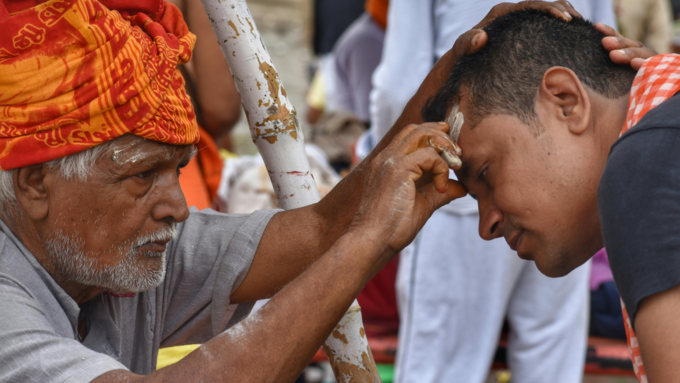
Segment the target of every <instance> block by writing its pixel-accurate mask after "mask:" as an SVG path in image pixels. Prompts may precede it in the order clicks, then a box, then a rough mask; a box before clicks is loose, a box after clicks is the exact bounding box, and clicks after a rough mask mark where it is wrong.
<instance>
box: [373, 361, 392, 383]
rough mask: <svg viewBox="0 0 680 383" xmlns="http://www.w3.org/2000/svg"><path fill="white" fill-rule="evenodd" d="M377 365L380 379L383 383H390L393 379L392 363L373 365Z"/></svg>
mask: <svg viewBox="0 0 680 383" xmlns="http://www.w3.org/2000/svg"><path fill="white" fill-rule="evenodd" d="M375 366H376V367H378V373H379V374H380V379H382V381H383V383H392V382H393V381H394V365H393V364H380V363H377V364H376V365H375Z"/></svg>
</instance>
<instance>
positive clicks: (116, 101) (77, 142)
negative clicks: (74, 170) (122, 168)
mask: <svg viewBox="0 0 680 383" xmlns="http://www.w3.org/2000/svg"><path fill="white" fill-rule="evenodd" d="M40 3H42V4H40ZM112 9H115V10H112ZM195 40H196V38H195V36H194V35H193V34H191V33H190V32H189V30H188V28H187V26H186V24H185V23H184V20H183V18H182V15H181V13H180V11H179V10H178V9H177V8H176V7H175V6H173V5H172V4H169V3H165V2H164V1H162V0H50V1H47V2H44V0H42V1H41V0H0V169H3V170H8V169H14V168H18V167H23V166H29V165H34V164H39V163H42V162H46V161H50V160H54V159H57V158H60V157H64V156H67V155H70V154H73V153H76V152H79V151H82V150H85V149H88V148H91V147H93V146H96V145H98V144H101V143H104V142H106V141H109V140H112V139H114V138H116V137H119V136H121V135H123V134H125V133H132V134H135V135H138V136H140V137H144V138H148V139H150V140H154V141H160V142H165V143H170V144H175V145H186V144H193V143H196V142H198V138H199V134H198V127H197V125H196V118H195V115H194V111H193V108H192V106H191V102H190V100H189V97H188V96H187V94H186V93H185V91H184V80H183V79H182V76H181V74H180V73H179V71H177V69H176V66H177V64H182V63H185V62H187V61H188V60H189V59H190V57H191V50H192V49H193V45H194V42H195Z"/></svg>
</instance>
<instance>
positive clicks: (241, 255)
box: [156, 208, 278, 347]
mask: <svg viewBox="0 0 680 383" xmlns="http://www.w3.org/2000/svg"><path fill="white" fill-rule="evenodd" d="M277 212H278V211H277V210H262V211H256V212H254V213H252V214H240V215H235V214H222V213H218V212H215V211H212V210H209V209H207V210H202V211H198V210H196V209H195V208H191V214H190V216H189V218H188V219H187V220H186V221H185V222H183V223H182V224H180V225H178V231H179V233H178V237H177V239H175V240H174V241H173V243H172V245H171V246H170V248H169V249H168V261H167V262H168V265H167V275H166V279H165V283H164V285H163V288H162V289H159V290H157V291H158V294H162V296H161V297H158V298H157V299H156V302H157V304H158V305H160V307H158V311H157V312H158V313H159V318H157V319H158V320H160V321H161V323H160V325H161V326H162V328H163V335H162V341H161V347H168V346H176V345H181V344H192V343H204V342H206V341H208V340H209V339H211V338H213V337H214V336H216V335H218V334H219V333H221V332H222V331H224V330H225V329H226V328H227V325H228V324H230V322H232V323H233V319H235V318H234V317H235V316H240V317H243V316H245V315H247V314H248V313H249V312H250V307H252V304H251V305H240V306H250V307H237V306H236V305H230V304H229V297H230V295H231V294H232V293H233V292H234V291H235V290H236V289H237V288H238V286H239V285H240V284H241V282H242V281H243V279H244V278H245V276H246V274H247V273H248V270H249V269H250V265H251V264H252V262H253V257H254V256H255V252H256V251H257V247H258V244H259V242H260V238H262V234H263V233H264V230H265V228H266V226H267V224H268V223H269V220H270V219H271V217H272V216H273V215H274V214H276V213H277Z"/></svg>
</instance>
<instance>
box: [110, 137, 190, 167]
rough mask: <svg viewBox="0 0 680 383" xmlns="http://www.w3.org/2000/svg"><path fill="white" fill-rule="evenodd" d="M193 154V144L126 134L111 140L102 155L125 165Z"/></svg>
mask: <svg viewBox="0 0 680 383" xmlns="http://www.w3.org/2000/svg"><path fill="white" fill-rule="evenodd" d="M193 154H194V147H193V145H171V144H165V143H161V142H157V141H152V140H148V139H146V138H142V137H139V136H135V135H132V134H126V135H124V136H121V137H119V138H117V139H115V140H114V141H113V142H111V145H110V146H109V147H108V149H107V151H106V152H105V153H104V154H103V155H102V157H103V158H105V159H108V160H110V161H111V162H113V163H115V164H117V165H119V166H125V165H130V164H137V163H143V164H150V163H156V162H165V161H172V160H173V159H176V158H180V159H184V158H186V159H189V158H191V157H192V156H193ZM107 162H108V161H107Z"/></svg>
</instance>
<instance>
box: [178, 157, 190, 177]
mask: <svg viewBox="0 0 680 383" xmlns="http://www.w3.org/2000/svg"><path fill="white" fill-rule="evenodd" d="M187 165H189V161H187V162H184V163H180V164H179V165H177V176H178V177H179V176H180V175H181V174H182V169H183V168H184V167H186V166H187Z"/></svg>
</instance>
